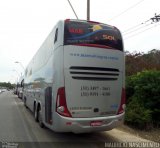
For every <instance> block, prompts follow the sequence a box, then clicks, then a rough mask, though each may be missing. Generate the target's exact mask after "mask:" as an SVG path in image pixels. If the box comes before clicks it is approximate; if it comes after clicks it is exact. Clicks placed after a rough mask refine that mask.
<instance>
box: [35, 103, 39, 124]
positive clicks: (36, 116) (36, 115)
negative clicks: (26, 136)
mask: <svg viewBox="0 0 160 148" xmlns="http://www.w3.org/2000/svg"><path fill="white" fill-rule="evenodd" d="M34 119H35V121H36V122H38V111H37V109H36V103H34Z"/></svg>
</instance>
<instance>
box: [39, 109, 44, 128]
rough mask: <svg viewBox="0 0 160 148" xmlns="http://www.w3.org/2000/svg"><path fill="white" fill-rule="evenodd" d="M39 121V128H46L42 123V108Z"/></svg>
mask: <svg viewBox="0 0 160 148" xmlns="http://www.w3.org/2000/svg"><path fill="white" fill-rule="evenodd" d="M38 120H39V126H40V127H41V128H44V123H43V121H42V111H41V108H40V109H39V111H38Z"/></svg>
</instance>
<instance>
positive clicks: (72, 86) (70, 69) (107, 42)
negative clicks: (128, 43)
mask: <svg viewBox="0 0 160 148" xmlns="http://www.w3.org/2000/svg"><path fill="white" fill-rule="evenodd" d="M63 50H64V87H61V88H59V89H58V93H57V100H56V111H57V113H58V115H59V116H60V117H61V121H62V123H61V125H62V126H63V128H62V127H61V129H66V131H72V132H76V133H80V132H92V131H105V130H110V129H112V128H114V127H116V126H118V125H119V124H120V123H121V122H122V121H123V117H124V108H125V87H124V73H125V69H124V67H125V65H124V51H123V43H122V37H121V34H120V32H119V30H118V29H117V28H115V27H112V26H109V25H104V24H100V23H95V22H86V21H75V20H66V21H65V25H64V49H63ZM64 131H65V130H64Z"/></svg>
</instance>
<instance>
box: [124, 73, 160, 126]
mask: <svg viewBox="0 0 160 148" xmlns="http://www.w3.org/2000/svg"><path fill="white" fill-rule="evenodd" d="M126 92H127V93H126V94H127V95H126V96H127V109H126V118H125V121H126V123H129V124H131V123H133V125H136V126H138V127H140V128H142V127H144V128H147V126H148V125H151V124H153V125H155V126H159V125H160V116H159V115H160V71H143V72H141V73H138V74H137V75H133V76H130V77H128V78H127V79H126ZM137 124H138V125H137Z"/></svg>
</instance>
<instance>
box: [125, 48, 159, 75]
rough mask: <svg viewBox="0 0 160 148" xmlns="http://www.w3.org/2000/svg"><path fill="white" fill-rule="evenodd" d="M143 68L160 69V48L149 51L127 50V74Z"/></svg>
mask: <svg viewBox="0 0 160 148" xmlns="http://www.w3.org/2000/svg"><path fill="white" fill-rule="evenodd" d="M143 70H160V50H156V49H153V50H151V51H149V52H148V53H145V54H144V53H140V52H134V53H130V52H128V51H127V52H126V75H127V76H130V75H133V74H136V73H137V72H141V71H143Z"/></svg>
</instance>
